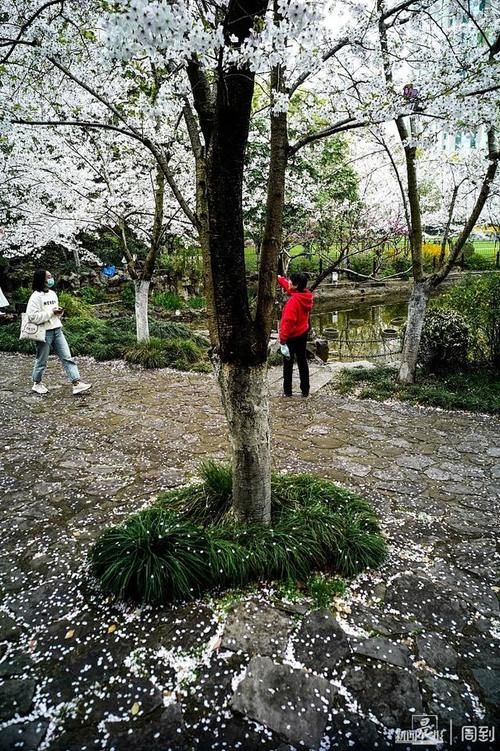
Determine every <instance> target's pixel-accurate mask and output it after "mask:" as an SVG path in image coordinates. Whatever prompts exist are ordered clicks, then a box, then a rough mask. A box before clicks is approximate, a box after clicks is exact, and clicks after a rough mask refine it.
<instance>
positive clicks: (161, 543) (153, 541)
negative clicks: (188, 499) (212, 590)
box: [91, 507, 210, 603]
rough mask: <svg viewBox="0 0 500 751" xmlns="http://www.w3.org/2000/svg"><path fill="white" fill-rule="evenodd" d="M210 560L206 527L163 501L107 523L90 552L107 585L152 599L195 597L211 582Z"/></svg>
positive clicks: (96, 571)
mask: <svg viewBox="0 0 500 751" xmlns="http://www.w3.org/2000/svg"><path fill="white" fill-rule="evenodd" d="M208 562H209V544H208V540H207V535H206V533H205V531H204V530H203V529H202V528H201V527H197V526H196V525H194V524H192V523H190V522H188V521H186V520H185V519H182V518H180V517H179V516H178V515H177V514H173V513H171V512H169V511H166V510H165V509H163V508H158V507H153V508H150V509H146V510H145V511H140V512H139V513H137V514H134V515H133V516H131V517H130V519H128V520H127V521H126V522H124V523H123V524H120V525H119V526H117V527H111V528H110V529H107V530H106V531H105V532H104V533H103V534H102V535H101V536H100V537H99V539H98V540H97V542H96V543H95V545H94V547H93V548H92V554H91V564H92V570H93V573H94V574H95V576H97V578H98V579H100V581H101V584H102V586H103V588H104V589H105V590H106V591H108V592H111V593H112V594H114V595H117V596H118V597H122V598H123V597H125V598H131V599H133V600H143V601H145V602H150V603H163V602H168V601H170V600H177V599H190V598H192V597H195V596H196V595H197V594H199V593H200V592H201V591H202V590H203V589H205V588H206V586H207V585H208V584H210V580H209V570H208V565H207V564H208Z"/></svg>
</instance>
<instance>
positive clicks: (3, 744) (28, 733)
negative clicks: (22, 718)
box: [0, 720, 49, 751]
mask: <svg viewBox="0 0 500 751" xmlns="http://www.w3.org/2000/svg"><path fill="white" fill-rule="evenodd" d="M48 727H49V723H48V722H46V721H45V720H35V722H28V723H26V722H19V723H17V724H15V725H9V726H8V727H6V728H4V729H3V730H0V749H5V751H9V750H10V749H20V750H22V751H36V749H37V748H38V746H39V745H40V743H41V742H42V740H43V737H44V736H45V733H46V732H47V728H48Z"/></svg>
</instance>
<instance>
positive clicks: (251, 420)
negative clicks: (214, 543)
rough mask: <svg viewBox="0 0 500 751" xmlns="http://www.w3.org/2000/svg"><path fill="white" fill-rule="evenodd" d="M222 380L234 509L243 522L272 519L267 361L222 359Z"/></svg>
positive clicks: (220, 377) (263, 521)
mask: <svg viewBox="0 0 500 751" xmlns="http://www.w3.org/2000/svg"><path fill="white" fill-rule="evenodd" d="M218 380H219V385H220V389H221V393H222V402H223V405H224V411H225V414H226V418H227V421H228V425H229V436H230V440H231V453H232V457H231V459H232V468H233V511H234V514H235V516H236V518H237V519H238V521H241V522H258V523H260V524H269V522H270V520H271V441H270V427H269V393H268V383H267V364H266V363H264V364H261V365H254V366H253V367H248V366H241V365H234V364H230V363H221V365H220V368H219V370H218Z"/></svg>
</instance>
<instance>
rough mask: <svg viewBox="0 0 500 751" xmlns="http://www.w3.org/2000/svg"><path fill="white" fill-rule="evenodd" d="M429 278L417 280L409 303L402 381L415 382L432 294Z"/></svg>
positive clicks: (401, 373)
mask: <svg viewBox="0 0 500 751" xmlns="http://www.w3.org/2000/svg"><path fill="white" fill-rule="evenodd" d="M430 290H431V287H430V284H429V282H428V280H426V281H424V282H415V284H414V286H413V289H412V292H411V295H410V300H409V303H408V320H407V323H406V333H405V339H404V343H403V351H402V353H401V365H400V368H399V374H398V380H399V382H400V383H415V371H416V368H417V358H418V350H419V347H420V338H421V336H422V326H423V325H424V317H425V311H426V309H427V301H428V300H429V295H430Z"/></svg>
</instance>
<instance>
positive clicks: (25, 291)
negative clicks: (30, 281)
mask: <svg viewBox="0 0 500 751" xmlns="http://www.w3.org/2000/svg"><path fill="white" fill-rule="evenodd" d="M31 293H32V290H31V289H30V288H29V287H17V289H15V290H14V291H13V292H12V301H13V302H28V300H29V299H30V297H31Z"/></svg>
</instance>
